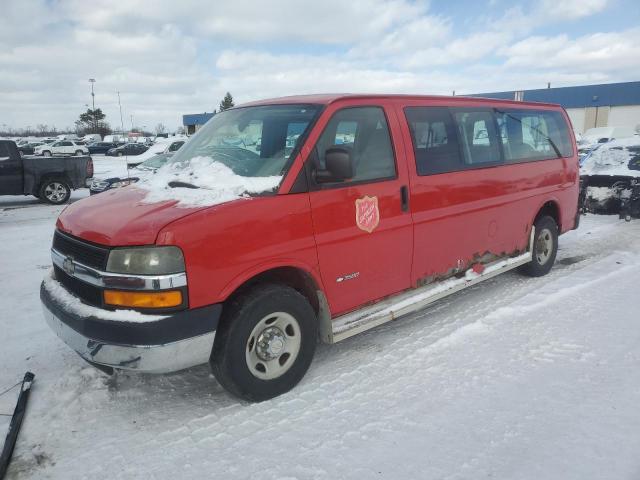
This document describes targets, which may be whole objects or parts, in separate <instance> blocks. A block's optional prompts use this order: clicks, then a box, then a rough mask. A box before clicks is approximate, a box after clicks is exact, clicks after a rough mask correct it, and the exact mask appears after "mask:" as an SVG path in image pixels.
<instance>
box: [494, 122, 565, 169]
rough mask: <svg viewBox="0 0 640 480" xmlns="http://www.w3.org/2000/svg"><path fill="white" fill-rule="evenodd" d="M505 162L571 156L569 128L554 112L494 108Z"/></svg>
mask: <svg viewBox="0 0 640 480" xmlns="http://www.w3.org/2000/svg"><path fill="white" fill-rule="evenodd" d="M496 116H497V123H498V129H499V131H500V138H501V140H502V148H503V151H504V158H505V162H507V163H519V162H528V161H536V160H546V159H553V158H562V157H570V156H571V155H572V154H573V147H572V146H571V139H570V136H569V127H568V126H567V122H566V121H565V118H564V116H563V115H562V113H561V112H558V111H553V110H529V109H526V110H525V109H522V110H518V109H497V110H496Z"/></svg>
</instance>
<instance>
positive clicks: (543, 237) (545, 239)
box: [536, 228, 553, 265]
mask: <svg viewBox="0 0 640 480" xmlns="http://www.w3.org/2000/svg"><path fill="white" fill-rule="evenodd" d="M551 252H553V236H552V235H551V231H550V230H549V229H548V228H543V229H542V230H540V233H539V234H538V238H537V239H536V260H537V261H538V264H539V265H544V264H545V263H547V262H548V261H549V257H551Z"/></svg>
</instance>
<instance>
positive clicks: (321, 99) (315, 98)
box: [238, 93, 561, 108]
mask: <svg viewBox="0 0 640 480" xmlns="http://www.w3.org/2000/svg"><path fill="white" fill-rule="evenodd" d="M351 99H376V100H381V99H386V100H439V101H442V100H450V101H451V102H452V103H458V102H460V103H469V102H473V103H487V104H491V105H495V104H500V105H511V106H523V105H525V106H527V105H528V106H546V107H555V108H561V106H560V105H558V104H556V103H542V102H522V101H516V100H499V99H495V98H484V97H465V96H462V95H456V96H447V95H409V94H389V93H380V94H378V93H376V94H367V93H320V94H313V95H293V96H288V97H277V98H269V99H265V100H257V101H254V102H247V103H243V104H242V105H238V107H249V106H257V105H286V104H293V103H306V104H322V105H329V104H330V103H334V102H337V101H339V100H351Z"/></svg>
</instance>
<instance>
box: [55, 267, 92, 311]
mask: <svg viewBox="0 0 640 480" xmlns="http://www.w3.org/2000/svg"><path fill="white" fill-rule="evenodd" d="M53 271H54V272H55V274H56V280H57V281H58V282H60V283H61V284H62V285H63V286H64V288H66V289H67V290H68V291H69V292H71V293H72V294H74V295H75V296H76V297H79V298H80V299H81V300H82V301H83V302H85V303H88V304H90V305H93V306H95V307H102V289H100V288H98V287H95V286H93V285H90V284H88V283H84V282H83V281H81V280H78V279H77V278H74V277H71V276H69V275H67V274H66V273H65V271H64V270H62V269H61V268H60V267H58V266H57V265H54V266H53Z"/></svg>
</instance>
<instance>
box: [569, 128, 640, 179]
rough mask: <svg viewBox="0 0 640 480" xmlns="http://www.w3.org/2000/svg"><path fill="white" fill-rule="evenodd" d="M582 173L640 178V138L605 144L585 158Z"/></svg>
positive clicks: (612, 141) (635, 137) (622, 139)
mask: <svg viewBox="0 0 640 480" xmlns="http://www.w3.org/2000/svg"><path fill="white" fill-rule="evenodd" d="M580 173H581V174H583V175H622V176H627V177H640V137H638V136H634V137H631V138H621V139H619V140H611V141H610V142H607V143H603V144H602V145H600V147H598V148H597V149H595V150H593V151H592V152H591V153H590V154H589V155H588V156H587V157H586V158H585V160H584V163H583V165H582V168H581V172H580Z"/></svg>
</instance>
